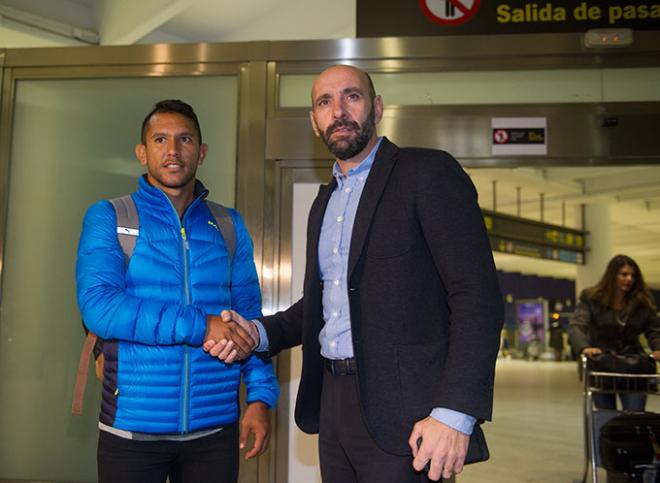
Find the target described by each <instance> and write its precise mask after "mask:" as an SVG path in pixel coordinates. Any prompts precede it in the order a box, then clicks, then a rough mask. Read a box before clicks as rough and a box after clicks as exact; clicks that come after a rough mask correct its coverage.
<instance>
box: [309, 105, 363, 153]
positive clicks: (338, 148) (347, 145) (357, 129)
mask: <svg viewBox="0 0 660 483" xmlns="http://www.w3.org/2000/svg"><path fill="white" fill-rule="evenodd" d="M341 127H348V128H350V129H352V130H353V136H352V137H345V138H340V139H337V140H335V141H332V140H331V139H330V137H331V136H332V132H333V131H334V130H335V129H338V128H341ZM375 131H376V111H375V109H374V107H372V108H371V111H370V112H369V115H368V116H367V119H365V121H364V124H363V125H362V126H360V125H359V124H358V123H357V122H355V121H347V120H341V119H340V120H337V121H335V122H333V123H332V124H331V125H330V126H328V128H327V129H326V130H325V132H321V139H322V140H323V142H324V143H325V145H326V146H327V148H328V150H329V151H330V152H331V153H332V154H333V155H334V156H335V157H336V158H337V159H339V160H341V161H344V160H346V159H351V158H352V157H354V156H355V155H357V154H358V153H360V152H362V150H363V149H364V148H366V147H367V144H369V140H370V139H371V136H373V134H374V132H375Z"/></svg>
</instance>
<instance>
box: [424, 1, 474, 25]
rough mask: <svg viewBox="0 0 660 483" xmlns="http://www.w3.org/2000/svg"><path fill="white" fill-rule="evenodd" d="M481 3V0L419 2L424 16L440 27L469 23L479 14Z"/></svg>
mask: <svg viewBox="0 0 660 483" xmlns="http://www.w3.org/2000/svg"><path fill="white" fill-rule="evenodd" d="M480 3H481V0H419V5H420V7H421V9H422V12H424V15H426V16H427V17H428V18H429V19H431V20H432V21H433V22H435V23H437V24H440V25H460V24H462V23H465V22H467V21H468V20H470V19H471V18H472V17H474V14H475V13H477V10H479V4H480Z"/></svg>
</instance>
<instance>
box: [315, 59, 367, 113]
mask: <svg viewBox="0 0 660 483" xmlns="http://www.w3.org/2000/svg"><path fill="white" fill-rule="evenodd" d="M345 79H350V80H352V81H353V83H355V84H356V85H359V86H360V88H361V89H362V90H363V91H364V92H365V93H366V95H367V97H368V98H369V100H370V101H371V102H373V101H374V98H375V97H376V88H375V87H374V83H373V81H372V80H371V77H370V76H369V74H367V73H366V72H365V71H363V70H362V69H358V68H357V67H353V66H352V65H344V64H337V65H333V66H331V67H328V68H327V69H325V70H324V71H323V72H321V73H320V74H319V75H318V76H317V77H316V79H315V80H314V84H313V85H312V93H311V94H312V106H314V103H315V101H316V97H317V96H318V95H320V94H319V87H321V86H324V85H325V83H326V82H327V81H333V82H336V81H337V80H345Z"/></svg>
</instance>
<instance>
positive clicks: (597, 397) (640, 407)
mask: <svg viewBox="0 0 660 483" xmlns="http://www.w3.org/2000/svg"><path fill="white" fill-rule="evenodd" d="M617 394H618V395H619V400H620V401H621V407H622V409H624V410H626V411H644V407H645V406H646V394H641V393H622V392H620V393H617ZM616 396H617V395H616V394H594V395H593V396H592V397H593V400H594V405H595V406H596V407H597V408H598V409H616Z"/></svg>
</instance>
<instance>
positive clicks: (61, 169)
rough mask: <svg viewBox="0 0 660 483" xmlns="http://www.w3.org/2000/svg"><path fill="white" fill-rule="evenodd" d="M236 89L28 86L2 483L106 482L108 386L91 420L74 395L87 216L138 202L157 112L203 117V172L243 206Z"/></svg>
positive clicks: (210, 85) (13, 237) (20, 133)
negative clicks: (144, 144)
mask: <svg viewBox="0 0 660 483" xmlns="http://www.w3.org/2000/svg"><path fill="white" fill-rule="evenodd" d="M237 85H238V83H237V78H236V77H235V76H222V77H195V78H149V79H145V78H142V79H98V80H34V81H33V80H30V81H20V82H19V83H18V85H17V89H16V104H15V116H14V131H13V142H12V155H11V165H10V191H9V216H8V224H7V237H6V246H5V247H6V249H5V259H4V274H3V293H2V318H1V319H0V381H2V383H1V384H0V428H2V438H0V479H21V480H33V481H37V480H38V481H71V482H73V481H96V438H97V433H98V429H97V415H98V409H99V404H98V399H99V392H100V384H99V383H98V382H97V381H96V379H94V376H93V370H92V372H91V374H90V377H89V379H88V387H87V394H86V400H85V413H84V414H83V416H72V415H71V412H70V408H71V394H72V389H73V383H74V379H75V374H76V369H77V362H78V356H79V353H80V348H81V345H82V340H83V331H82V327H81V323H80V315H79V313H78V310H77V306H76V299H75V275H74V263H75V258H76V256H75V253H76V248H77V243H78V236H79V233H80V226H81V221H82V216H83V213H84V211H85V209H86V208H87V207H88V206H89V205H90V204H91V203H93V202H94V201H96V200H98V199H101V198H110V197H115V196H119V195H123V194H126V193H129V192H131V191H134V190H135V188H136V186H137V177H138V176H139V175H140V174H141V173H142V168H141V166H140V165H139V163H138V162H137V160H135V158H134V155H133V149H134V146H135V143H136V142H138V141H139V135H140V126H141V123H142V119H143V118H144V116H145V114H146V113H147V112H148V111H149V110H150V109H151V107H152V105H153V104H154V102H156V101H158V100H161V99H164V98H180V99H183V100H185V101H186V102H189V103H190V104H192V105H193V107H194V108H195V109H196V111H197V113H198V115H199V118H200V123H201V126H202V134H203V137H204V141H205V142H207V143H208V144H209V145H210V149H209V155H208V157H207V158H206V161H205V163H204V165H203V166H202V167H201V168H200V171H198V174H199V177H200V178H201V179H202V180H203V181H204V183H205V184H206V185H207V187H209V188H210V189H211V192H212V196H211V198H213V199H214V200H217V201H221V202H222V203H226V204H229V205H233V204H234V185H235V164H236V137H237V136H236V132H237V128H236V125H237V122H236V121H237V106H238V100H237V91H238V87H237Z"/></svg>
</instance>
